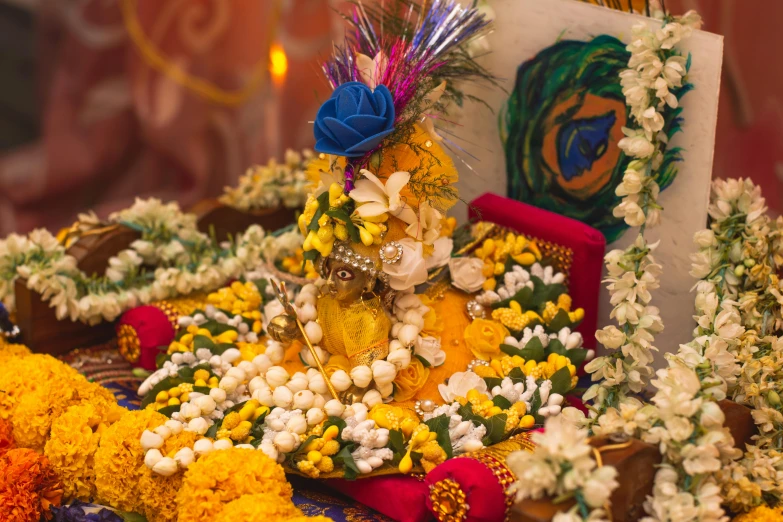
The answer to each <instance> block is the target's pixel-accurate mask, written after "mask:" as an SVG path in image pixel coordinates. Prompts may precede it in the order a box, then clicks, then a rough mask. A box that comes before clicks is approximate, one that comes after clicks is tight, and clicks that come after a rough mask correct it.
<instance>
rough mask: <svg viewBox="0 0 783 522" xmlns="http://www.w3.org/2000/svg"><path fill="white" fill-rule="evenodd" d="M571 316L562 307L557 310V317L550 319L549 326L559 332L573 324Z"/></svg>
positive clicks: (553, 330)
mask: <svg viewBox="0 0 783 522" xmlns="http://www.w3.org/2000/svg"><path fill="white" fill-rule="evenodd" d="M572 324H573V323H572V322H571V318H570V317H568V312H566V311H565V310H563V309H562V308H561V309H560V310H558V311H557V314H556V315H555V317H554V318H553V319H552V321H550V323H549V327H548V328H547V329H548V330H549V331H551V332H553V333H554V332H559V331H560V330H562V329H563V328H565V327H566V326H572Z"/></svg>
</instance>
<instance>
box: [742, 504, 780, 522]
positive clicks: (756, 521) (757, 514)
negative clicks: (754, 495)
mask: <svg viewBox="0 0 783 522" xmlns="http://www.w3.org/2000/svg"><path fill="white" fill-rule="evenodd" d="M746 509H747V508H746ZM780 520H783V508H780V507H778V508H774V509H773V508H770V507H767V506H765V505H761V506H758V507H755V508H753V509H752V510H751V511H749V512H748V513H743V514H741V515H739V516H737V517H735V518H734V519H733V522H779V521H780Z"/></svg>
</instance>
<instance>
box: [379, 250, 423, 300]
mask: <svg viewBox="0 0 783 522" xmlns="http://www.w3.org/2000/svg"><path fill="white" fill-rule="evenodd" d="M398 243H399V244H400V246H401V247H402V257H401V258H400V260H399V261H397V262H396V263H394V264H387V263H384V264H383V271H384V272H385V273H386V274H388V276H389V286H391V287H392V288H393V289H394V290H408V289H409V288H411V287H414V286H416V285H419V284H421V283H424V282H425V281H427V275H428V274H427V262H426V261H425V259H424V247H423V245H422V243H419V242H418V241H416V240H415V239H411V238H409V237H406V238H405V239H401V240H399V241H398Z"/></svg>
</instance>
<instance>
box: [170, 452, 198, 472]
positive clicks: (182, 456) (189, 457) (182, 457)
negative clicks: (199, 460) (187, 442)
mask: <svg viewBox="0 0 783 522" xmlns="http://www.w3.org/2000/svg"><path fill="white" fill-rule="evenodd" d="M174 460H175V461H176V462H177V464H179V467H181V468H187V467H188V466H190V465H191V464H192V463H193V461H194V460H196V455H195V453H193V450H192V449H191V448H187V447H186V448H182V449H181V450H179V451H178V452H177V453H175V454H174Z"/></svg>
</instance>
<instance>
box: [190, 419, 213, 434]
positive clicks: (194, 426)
mask: <svg viewBox="0 0 783 522" xmlns="http://www.w3.org/2000/svg"><path fill="white" fill-rule="evenodd" d="M208 429H209V424H207V421H206V420H205V419H202V418H201V417H196V418H195V419H193V420H191V421H190V422H188V431H192V432H194V433H198V434H199V435H204V434H205V433H206V432H207V430H208Z"/></svg>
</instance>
